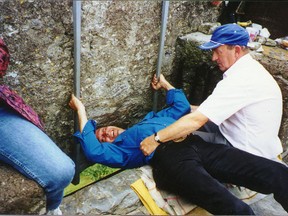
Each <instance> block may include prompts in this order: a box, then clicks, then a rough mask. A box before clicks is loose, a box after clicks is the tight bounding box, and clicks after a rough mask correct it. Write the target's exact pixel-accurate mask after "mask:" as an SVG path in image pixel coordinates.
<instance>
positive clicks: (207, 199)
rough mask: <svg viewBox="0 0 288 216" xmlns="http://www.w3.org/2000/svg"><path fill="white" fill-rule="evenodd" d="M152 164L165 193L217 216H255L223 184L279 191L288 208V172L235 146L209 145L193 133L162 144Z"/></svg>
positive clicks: (262, 191) (279, 196) (158, 184)
mask: <svg viewBox="0 0 288 216" xmlns="http://www.w3.org/2000/svg"><path fill="white" fill-rule="evenodd" d="M151 166H152V167H153V177H154V180H155V182H156V186H157V187H158V188H159V189H163V190H167V191H170V192H173V193H175V194H178V195H180V196H181V197H183V198H186V199H187V200H189V201H190V202H192V203H194V204H196V205H198V206H200V207H202V208H204V209H206V210H207V211H209V212H210V213H212V214H216V215H229V214H230V215H231V214H234V215H249V214H250V215H251V214H254V212H253V211H252V209H251V208H250V207H249V206H248V205H247V204H246V203H244V202H243V201H241V200H240V199H238V198H236V197H235V196H234V195H232V194H231V193H230V192H229V191H228V190H227V189H226V187H225V186H224V185H223V184H222V183H230V184H235V185H238V186H243V187H246V188H249V189H251V190H253V191H257V192H260V193H263V194H270V193H273V194H274V198H275V200H276V201H278V202H279V203H280V204H281V205H282V206H283V208H284V209H285V210H286V211H287V210H288V195H287V194H288V168H287V167H286V166H285V165H283V164H281V163H278V162H275V161H271V160H268V159H265V158H262V157H258V156H255V155H252V154H250V153H247V152H244V151H241V150H239V149H236V148H234V147H231V146H227V145H222V144H213V143H207V142H204V141H203V140H202V139H201V138H200V137H198V136H196V135H190V136H188V137H187V138H186V139H185V140H184V141H182V142H177V143H176V142H172V141H170V142H167V143H165V144H161V145H160V146H158V147H157V149H156V151H155V154H154V156H153V159H152V160H151Z"/></svg>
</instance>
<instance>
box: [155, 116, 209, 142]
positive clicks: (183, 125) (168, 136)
mask: <svg viewBox="0 0 288 216" xmlns="http://www.w3.org/2000/svg"><path fill="white" fill-rule="evenodd" d="M195 112H197V111H195ZM207 121H208V119H207V118H206V117H203V116H198V115H197V114H196V115H195V113H190V114H188V115H186V116H183V117H182V118H180V119H179V120H178V121H176V122H175V123H173V124H172V125H169V126H168V127H167V128H164V129H163V130H161V131H159V132H158V136H159V137H160V140H161V142H167V141H170V140H174V139H178V138H180V137H184V136H187V135H188V134H190V133H192V132H194V131H196V130H198V129H199V128H200V127H201V126H202V125H204V124H205V123H206V122H207Z"/></svg>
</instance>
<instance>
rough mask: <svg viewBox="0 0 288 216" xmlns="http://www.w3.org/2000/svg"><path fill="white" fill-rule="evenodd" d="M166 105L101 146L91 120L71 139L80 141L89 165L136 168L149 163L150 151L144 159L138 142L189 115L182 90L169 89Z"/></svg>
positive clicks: (187, 104)
mask: <svg viewBox="0 0 288 216" xmlns="http://www.w3.org/2000/svg"><path fill="white" fill-rule="evenodd" d="M166 104H167V105H168V106H169V107H167V108H165V109H163V110H161V111H159V112H157V113H155V112H149V113H148V114H147V115H146V116H145V118H144V119H143V120H142V121H140V122H139V123H137V124H135V125H134V126H132V127H131V128H128V129H127V130H125V131H124V132H122V133H121V134H120V135H119V136H118V137H117V138H116V139H115V140H114V142H113V143H108V142H103V143H101V142H99V141H98V140H97V139H96V136H95V130H96V128H97V123H96V122H95V121H94V120H89V121H88V122H87V123H86V125H85V127H84V129H83V131H82V133H80V131H77V132H76V133H75V134H74V136H75V137H77V138H78V140H79V141H80V143H81V146H82V148H83V151H84V154H85V156H86V157H87V159H88V160H90V161H92V162H95V163H100V164H103V165H106V166H109V167H115V168H116V167H117V168H136V167H140V166H143V165H146V164H149V160H150V159H151V158H152V157H153V154H154V152H153V153H152V154H150V155H149V156H147V157H146V156H144V154H143V153H142V151H141V150H140V143H141V142H142V140H144V139H145V138H146V137H148V136H150V135H152V134H154V133H156V132H157V131H159V130H161V129H163V128H165V127H167V126H168V125H170V124H172V123H173V122H175V121H176V120H178V119H179V118H181V117H182V116H184V115H185V114H187V113H189V112H190V104H189V102H188V101H187V99H186V97H185V95H184V93H183V92H182V90H179V89H171V90H169V91H168V92H167V94H166Z"/></svg>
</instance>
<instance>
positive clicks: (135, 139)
mask: <svg viewBox="0 0 288 216" xmlns="http://www.w3.org/2000/svg"><path fill="white" fill-rule="evenodd" d="M152 87H153V88H154V89H160V88H163V89H165V90H167V94H166V103H167V105H168V107H167V108H165V109H163V110H161V111H159V112H157V113H154V112H150V113H148V114H147V115H146V116H145V117H144V119H143V120H142V121H140V122H139V123H137V124H135V125H134V126H132V127H131V128H128V129H126V130H125V129H122V128H119V127H115V126H108V127H101V128H97V123H96V122H95V121H94V120H88V119H87V116H86V111H85V106H84V105H83V103H82V102H81V101H80V100H79V99H77V98H76V97H75V96H74V95H72V97H71V100H70V102H69V105H70V107H71V108H72V109H74V110H75V111H77V114H78V118H79V131H77V132H76V133H75V134H74V136H75V137H76V138H77V139H78V140H79V142H80V144H81V146H82V148H83V151H84V154H85V155H86V157H87V158H88V159H89V160H90V161H91V162H94V163H100V164H104V165H107V166H110V167H120V168H136V167H140V166H143V165H146V164H148V165H151V166H152V168H153V177H154V180H155V182H156V186H157V187H158V188H159V189H163V190H166V191H170V192H173V193H175V194H177V195H180V196H181V197H183V198H186V199H187V200H189V201H191V202H192V203H194V204H196V205H198V206H200V207H202V208H204V209H206V210H207V211H209V212H210V213H212V214H216V215H231V214H234V215H253V214H254V212H253V210H252V209H251V208H250V207H249V205H247V204H246V203H244V202H243V201H242V200H240V199H238V198H237V197H235V196H234V195H232V194H231V193H230V192H229V191H228V189H227V188H226V187H225V186H224V185H223V184H222V183H230V184H235V185H238V186H243V187H246V188H249V189H251V190H254V191H258V192H261V193H264V194H269V193H274V197H275V199H276V200H277V201H278V202H279V203H280V204H281V205H282V206H283V207H284V209H285V210H286V211H287V210H288V197H287V194H288V184H287V181H288V168H287V167H286V166H285V165H284V164H282V163H279V162H275V161H272V160H268V159H266V158H262V157H259V156H256V155H252V154H250V153H247V152H244V151H242V150H239V149H237V148H234V147H232V146H231V145H226V144H215V143H209V142H206V141H204V140H203V139H202V138H201V137H200V136H198V135H194V134H190V135H188V136H187V137H182V138H181V139H178V140H174V141H170V142H167V143H165V144H162V143H161V142H160V141H159V139H157V132H158V131H159V130H161V129H162V128H165V127H167V126H169V125H170V124H172V123H173V122H175V121H176V120H177V119H178V118H180V117H181V116H183V115H185V114H186V113H187V112H190V111H191V106H190V104H189V102H188V101H187V99H186V97H185V95H184V94H183V92H182V91H181V90H178V89H175V88H174V87H173V86H172V85H171V84H170V83H168V82H167V81H166V79H165V78H164V76H163V75H161V76H160V80H159V81H158V80H157V79H156V77H155V76H154V78H153V80H152ZM151 135H153V136H154V139H155V141H156V142H158V143H159V145H158V146H157V148H156V149H155V150H154V151H153V152H152V153H151V154H149V156H148V155H147V156H145V155H144V154H143V153H142V151H141V150H140V143H141V142H142V140H143V139H145V137H147V136H151Z"/></svg>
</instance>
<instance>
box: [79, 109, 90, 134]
mask: <svg viewBox="0 0 288 216" xmlns="http://www.w3.org/2000/svg"><path fill="white" fill-rule="evenodd" d="M77 115H78V120H79V130H80V132H81V133H82V131H83V129H84V127H85V125H86V123H87V122H88V119H87V115H86V111H85V109H80V110H78V111H77Z"/></svg>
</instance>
